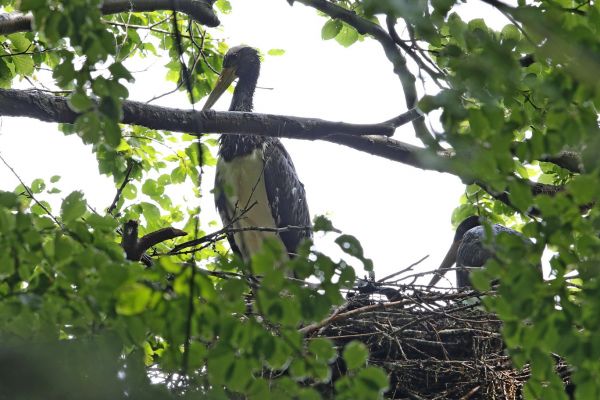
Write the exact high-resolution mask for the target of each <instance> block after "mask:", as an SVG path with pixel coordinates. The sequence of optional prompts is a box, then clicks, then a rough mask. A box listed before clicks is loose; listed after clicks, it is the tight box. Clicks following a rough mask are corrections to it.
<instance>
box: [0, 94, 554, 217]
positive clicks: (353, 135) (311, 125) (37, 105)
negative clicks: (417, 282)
mask: <svg viewBox="0 0 600 400" xmlns="http://www.w3.org/2000/svg"><path fill="white" fill-rule="evenodd" d="M0 115H6V116H13V117H30V118H36V119H39V120H42V121H47V122H59V123H73V122H75V119H76V118H77V116H78V114H77V113H76V112H74V111H72V110H71V109H70V108H69V106H68V104H67V99H66V98H65V97H61V96H54V95H50V94H46V93H43V92H39V91H23V90H14V89H0ZM420 117H421V113H420V111H418V110H417V109H412V110H409V111H407V112H406V113H404V114H402V115H400V116H398V117H396V118H393V119H391V120H388V121H385V122H382V123H379V124H348V123H344V122H332V121H325V120H321V119H314V118H301V117H290V116H282V115H273V114H259V113H246V112H234V111H212V110H207V111H193V110H181V109H176V108H168V107H160V106H154V105H149V104H145V103H139V102H136V101H129V100H126V101H124V102H123V118H122V120H121V122H122V123H125V124H131V125H141V126H144V127H147V128H150V129H157V130H168V131H176V132H187V133H189V134H193V135H200V134H203V133H210V132H212V133H222V134H239V133H246V134H254V135H261V136H272V137H287V138H292V139H304V140H317V139H321V140H325V141H328V142H331V143H337V144H341V145H344V146H348V147H351V148H353V149H356V150H359V151H362V152H365V153H369V154H372V155H375V156H379V157H383V158H387V159H388V160H392V161H396V162H401V163H403V164H407V165H410V166H412V167H415V168H420V169H424V170H431V171H438V172H446V173H450V174H453V175H457V176H460V174H459V173H458V172H457V171H455V170H454V168H453V167H452V162H451V161H452V159H453V157H454V156H453V155H452V152H451V151H437V152H436V151H432V150H428V149H425V148H422V147H418V146H414V145H411V144H408V143H404V142H401V141H399V140H395V139H392V138H389V137H382V136H381V135H391V134H392V133H393V132H394V130H395V128H396V127H398V126H400V125H402V124H405V123H408V122H410V121H412V120H414V119H415V118H416V119H419V118H420ZM375 134H377V135H379V136H374V135H375ZM462 178H463V180H464V179H465V177H462ZM466 183H474V182H466ZM478 184H479V183H478ZM480 186H482V185H480ZM530 186H531V190H532V194H534V195H537V194H554V193H557V192H559V191H561V190H562V187H560V186H552V185H543V184H539V183H534V182H530ZM482 187H484V189H485V186H482ZM495 197H496V198H498V199H499V200H501V201H503V202H505V203H507V204H509V205H510V202H509V200H508V197H507V196H506V195H505V194H500V195H498V194H496V196H495Z"/></svg>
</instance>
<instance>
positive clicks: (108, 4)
mask: <svg viewBox="0 0 600 400" xmlns="http://www.w3.org/2000/svg"><path fill="white" fill-rule="evenodd" d="M213 2H214V1H212V0H178V1H172V0H104V2H103V4H102V8H101V11H102V14H104V15H110V14H119V13H123V12H146V11H163V10H173V9H174V10H175V11H178V12H181V13H184V14H187V15H188V16H189V17H190V18H192V19H193V20H194V21H197V22H198V23H199V24H202V25H206V26H209V27H215V26H219V24H220V21H219V18H218V17H217V15H216V14H215V12H214V11H213V9H212V3H213ZM32 22H33V15H31V14H30V13H28V14H23V13H20V12H14V13H4V14H0V34H1V35H8V34H11V33H15V32H28V31H31V30H33V29H32Z"/></svg>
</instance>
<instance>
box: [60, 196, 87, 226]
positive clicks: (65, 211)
mask: <svg viewBox="0 0 600 400" xmlns="http://www.w3.org/2000/svg"><path fill="white" fill-rule="evenodd" d="M86 206H87V203H86V201H85V199H84V198H83V193H81V192H72V193H71V194H69V195H68V196H67V197H66V198H65V199H64V201H63V202H62V206H61V217H62V220H63V222H65V223H68V222H71V221H74V220H76V219H77V218H79V217H81V216H83V214H85V211H86Z"/></svg>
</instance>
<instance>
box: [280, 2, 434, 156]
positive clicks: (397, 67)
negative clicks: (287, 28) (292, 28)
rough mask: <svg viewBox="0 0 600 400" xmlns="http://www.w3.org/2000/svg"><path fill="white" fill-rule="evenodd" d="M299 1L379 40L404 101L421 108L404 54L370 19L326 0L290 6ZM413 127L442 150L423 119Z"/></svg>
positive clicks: (424, 141)
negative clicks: (401, 90) (398, 80)
mask: <svg viewBox="0 0 600 400" xmlns="http://www.w3.org/2000/svg"><path fill="white" fill-rule="evenodd" d="M295 1H297V2H298V3H302V4H304V5H306V6H309V7H312V8H314V9H317V10H319V11H321V12H322V13H325V14H327V15H329V16H330V17H331V18H335V19H339V20H342V21H344V22H345V23H347V24H348V25H350V26H352V27H353V28H354V29H356V30H357V31H358V32H359V33H360V34H363V35H365V34H367V35H370V36H372V37H373V38H374V39H375V40H377V41H378V42H379V43H380V44H381V46H382V47H383V51H384V52H385V55H386V57H387V58H388V60H389V61H390V62H391V63H392V65H393V66H394V73H395V74H396V75H398V77H399V78H400V82H401V83H402V88H403V90H404V99H405V101H406V107H407V108H415V107H416V106H417V100H418V97H417V87H416V85H415V82H416V79H415V76H414V75H413V74H412V73H411V72H410V70H409V69H408V66H407V65H406V59H405V58H404V56H403V55H402V53H400V50H399V49H398V47H397V46H396V42H394V39H392V38H391V37H390V35H389V34H388V33H387V32H386V31H385V30H384V29H383V28H382V27H381V26H379V25H378V24H375V23H373V22H371V21H369V20H367V19H364V18H361V17H360V16H358V15H357V14H356V13H355V12H354V11H351V10H347V9H345V8H343V7H340V6H338V5H335V4H333V3H331V2H329V1H326V0H288V2H289V3H290V4H293V3H294V2H295ZM412 124H413V128H414V129H415V133H416V135H417V137H418V138H419V139H420V140H421V141H422V142H423V144H426V145H427V146H430V147H431V148H432V149H436V150H440V149H441V146H440V145H439V143H438V142H437V140H436V139H435V138H434V137H433V135H432V134H431V133H430V132H429V129H427V126H426V125H425V121H424V120H423V119H417V120H414V121H412Z"/></svg>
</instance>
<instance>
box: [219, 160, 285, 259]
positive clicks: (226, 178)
mask: <svg viewBox="0 0 600 400" xmlns="http://www.w3.org/2000/svg"><path fill="white" fill-rule="evenodd" d="M263 172H264V156H263V149H256V150H254V151H253V152H252V153H250V154H248V155H246V156H242V157H235V158H234V159H233V160H231V161H229V162H228V161H225V160H223V159H222V158H220V159H219V161H218V163H217V175H216V180H215V190H221V191H224V193H225V198H226V203H227V211H225V210H219V213H220V214H221V219H222V220H223V222H224V224H226V223H228V222H229V221H230V220H231V218H230V217H233V219H237V218H238V217H239V219H238V220H237V221H236V222H234V223H233V227H234V228H246V227H264V228H277V225H276V223H275V220H274V219H273V214H272V213H271V207H270V206H269V200H268V197H267V190H266V187H265V180H264V174H263ZM240 216H241V217H240ZM267 238H273V239H276V240H278V241H279V242H280V243H281V246H282V248H283V249H285V246H284V245H283V242H282V241H281V238H280V237H279V235H278V234H277V233H275V232H260V231H252V230H249V231H244V232H238V233H235V234H234V240H235V244H236V245H237V246H238V248H239V249H240V251H241V253H242V257H243V258H244V261H249V259H250V258H251V257H252V255H253V254H256V253H257V252H258V251H259V250H260V249H261V248H262V246H263V242H264V241H265V239H267ZM283 253H284V256H283V257H282V258H283V259H288V258H289V257H288V255H287V253H286V252H285V250H284V251H283Z"/></svg>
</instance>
